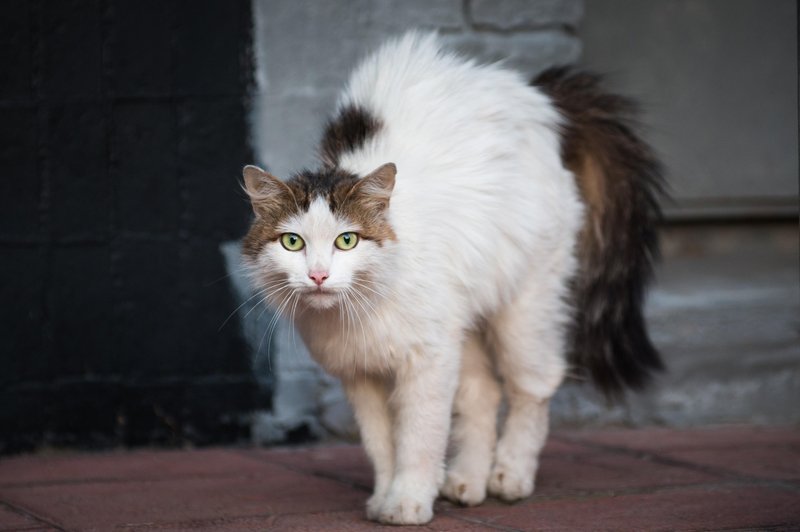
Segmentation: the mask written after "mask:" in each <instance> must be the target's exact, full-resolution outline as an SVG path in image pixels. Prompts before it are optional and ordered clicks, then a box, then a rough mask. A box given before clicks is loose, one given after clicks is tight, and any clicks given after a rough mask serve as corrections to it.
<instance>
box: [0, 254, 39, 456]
mask: <svg viewBox="0 0 800 532" xmlns="http://www.w3.org/2000/svg"><path fill="white" fill-rule="evenodd" d="M46 260H47V255H46V253H45V250H44V249H40V248H37V247H35V246H30V247H20V248H14V247H0V277H2V279H4V281H3V282H2V283H0V301H2V302H3V304H2V305H0V324H2V333H0V353H2V356H0V389H2V388H4V387H6V386H10V385H12V384H16V383H20V382H25V381H34V380H38V379H48V378H50V376H51V375H52V370H51V368H49V367H48V364H47V350H46V348H47V346H49V345H50V343H51V341H52V338H50V330H49V329H48V328H46V327H45V326H44V320H45V315H46V313H45V307H44V297H45V296H44V291H45V264H46ZM0 446H1V445H0Z"/></svg>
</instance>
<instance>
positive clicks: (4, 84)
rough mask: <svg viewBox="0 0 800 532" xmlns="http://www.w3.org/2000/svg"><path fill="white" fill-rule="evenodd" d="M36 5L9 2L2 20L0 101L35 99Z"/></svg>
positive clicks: (15, 1) (0, 19) (0, 23)
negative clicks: (33, 23)
mask: <svg viewBox="0 0 800 532" xmlns="http://www.w3.org/2000/svg"><path fill="white" fill-rule="evenodd" d="M32 6H33V3H32V2H29V1H28V0H9V1H7V2H4V3H3V16H2V17H0V65H3V68H2V69H0V98H21V99H28V100H30V99H32V98H33V94H32V88H33V84H32V81H33V79H32V76H33V53H32V50H33V36H32V31H31V26H32V24H31V23H32V21H33V16H32V15H33V13H32V11H33V9H32Z"/></svg>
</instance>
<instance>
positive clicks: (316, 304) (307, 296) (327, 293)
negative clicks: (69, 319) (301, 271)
mask: <svg viewBox="0 0 800 532" xmlns="http://www.w3.org/2000/svg"><path fill="white" fill-rule="evenodd" d="M303 299H304V300H305V302H306V303H307V304H308V306H310V307H312V308H317V309H327V308H331V307H333V306H334V305H336V304H337V303H338V301H339V292H338V291H337V290H334V289H331V288H324V287H322V286H320V287H316V288H310V289H308V290H305V291H303Z"/></svg>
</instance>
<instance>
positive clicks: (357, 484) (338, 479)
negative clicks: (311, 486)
mask: <svg viewBox="0 0 800 532" xmlns="http://www.w3.org/2000/svg"><path fill="white" fill-rule="evenodd" d="M238 454H240V455H241V456H244V457H245V458H248V459H250V460H253V461H256V462H260V463H267V464H270V465H275V466H279V467H282V468H283V469H286V470H288V471H291V472H293V473H299V474H301V475H308V476H312V477H317V478H322V479H325V480H333V481H335V482H339V483H341V484H345V485H347V486H349V487H351V488H355V489H358V490H360V491H365V492H367V493H372V487H370V486H366V485H364V484H362V483H360V482H356V481H354V480H350V479H348V478H346V477H342V476H340V475H336V474H334V473H326V472H324V471H318V470H311V471H309V470H307V469H303V468H300V467H296V466H292V465H290V464H286V463H284V462H281V461H279V460H274V459H270V458H268V457H263V456H253V455H252V454H250V453H247V452H244V451H238Z"/></svg>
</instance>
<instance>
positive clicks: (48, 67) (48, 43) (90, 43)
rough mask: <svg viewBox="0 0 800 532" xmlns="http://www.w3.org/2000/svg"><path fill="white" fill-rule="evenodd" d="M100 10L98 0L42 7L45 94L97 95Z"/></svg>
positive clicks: (70, 0)
mask: <svg viewBox="0 0 800 532" xmlns="http://www.w3.org/2000/svg"><path fill="white" fill-rule="evenodd" d="M102 14H103V9H102V6H101V3H100V1H99V0H88V1H84V0H64V1H63V2H52V3H48V4H47V6H46V7H44V8H43V9H42V11H41V16H42V27H41V31H42V34H41V35H42V40H43V45H44V47H43V57H42V90H43V92H44V94H45V95H46V96H49V97H57V98H58V97H62V98H63V97H99V96H100V94H101V92H102V86H103V28H102ZM77 28H80V31H77V30H76V29H77Z"/></svg>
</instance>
